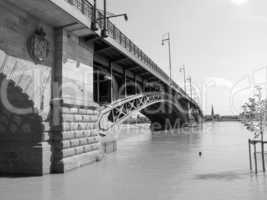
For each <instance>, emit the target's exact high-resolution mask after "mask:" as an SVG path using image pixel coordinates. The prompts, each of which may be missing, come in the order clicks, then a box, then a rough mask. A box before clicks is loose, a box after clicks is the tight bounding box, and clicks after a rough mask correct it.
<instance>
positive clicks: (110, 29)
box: [65, 0, 186, 95]
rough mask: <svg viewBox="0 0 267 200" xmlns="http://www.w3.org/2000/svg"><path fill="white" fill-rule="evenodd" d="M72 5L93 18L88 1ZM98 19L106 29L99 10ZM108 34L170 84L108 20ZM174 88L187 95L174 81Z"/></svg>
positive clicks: (154, 65) (72, 0)
mask: <svg viewBox="0 0 267 200" xmlns="http://www.w3.org/2000/svg"><path fill="white" fill-rule="evenodd" d="M65 1H66V2H68V3H70V4H71V5H73V6H75V7H76V8H78V9H79V10H80V11H81V12H82V13H83V14H84V15H86V16H87V17H89V18H92V15H93V5H92V4H91V3H90V2H89V1H88V0H65ZM96 15H97V16H96V19H99V20H97V24H98V26H99V27H100V28H101V29H103V28H104V20H103V17H104V16H103V13H102V12H101V11H99V10H97V13H96ZM106 28H107V34H108V36H109V37H111V38H112V39H113V40H115V41H116V42H117V43H119V44H120V45H121V46H122V47H124V49H126V50H127V51H128V52H129V53H131V54H132V55H134V56H135V57H136V58H137V59H139V60H140V61H141V62H143V63H144V64H145V65H147V66H149V68H150V69H151V70H152V71H154V72H156V73H157V74H158V75H159V77H161V79H162V80H164V81H166V82H168V81H169V76H168V75H167V74H166V73H165V72H164V71H163V70H162V69H161V68H160V67H159V66H158V65H157V64H156V63H155V62H154V61H153V60H152V59H151V58H149V57H148V56H147V55H146V54H145V53H144V52H143V51H142V50H141V49H140V48H139V47H137V45H135V44H134V43H133V42H132V41H131V40H130V39H129V38H128V37H127V36H126V35H125V34H123V33H122V32H121V31H120V30H119V29H118V28H117V27H116V26H115V25H114V24H113V23H112V22H111V21H110V20H107V27H106ZM172 86H173V87H174V88H175V89H177V90H178V91H179V92H180V93H182V94H184V95H186V93H185V92H184V90H183V89H182V88H180V87H179V86H178V85H177V84H176V83H175V82H174V81H172Z"/></svg>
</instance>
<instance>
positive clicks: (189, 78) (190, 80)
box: [187, 76, 193, 98]
mask: <svg viewBox="0 0 267 200" xmlns="http://www.w3.org/2000/svg"><path fill="white" fill-rule="evenodd" d="M187 80H188V81H189V83H190V96H191V98H193V96H192V78H191V76H189V77H188V78H187Z"/></svg>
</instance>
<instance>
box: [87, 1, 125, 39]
mask: <svg viewBox="0 0 267 200" xmlns="http://www.w3.org/2000/svg"><path fill="white" fill-rule="evenodd" d="M96 12H97V3H96V0H94V7H93V17H92V25H91V29H92V30H93V31H97V27H96V24H97V21H99V20H104V25H103V26H104V27H103V30H102V31H101V35H102V37H108V35H107V20H109V19H111V18H116V17H124V20H125V21H128V15H127V14H126V13H122V14H117V15H115V14H112V15H110V16H107V0H104V10H103V17H100V18H98V19H97V18H96Z"/></svg>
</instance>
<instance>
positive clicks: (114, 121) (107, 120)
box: [98, 92, 201, 135]
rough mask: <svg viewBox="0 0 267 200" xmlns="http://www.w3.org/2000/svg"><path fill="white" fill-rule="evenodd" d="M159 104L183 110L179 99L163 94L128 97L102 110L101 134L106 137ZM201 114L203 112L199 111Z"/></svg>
mask: <svg viewBox="0 0 267 200" xmlns="http://www.w3.org/2000/svg"><path fill="white" fill-rule="evenodd" d="M157 103H168V104H172V105H173V106H175V107H176V108H177V109H178V110H181V109H183V108H182V107H181V104H180V103H179V101H178V99H174V98H173V97H171V96H170V95H168V94H166V93H162V92H151V93H142V94H138V95H133V96H128V97H126V98H123V99H119V100H117V101H115V102H113V103H111V104H109V105H107V106H105V107H104V108H102V110H101V111H100V114H99V118H98V126H99V130H100V131H101V134H103V135H105V133H106V132H107V131H109V130H110V129H112V128H113V127H114V126H115V125H118V124H121V123H122V122H123V121H125V120H126V119H127V118H128V117H130V116H131V115H132V114H133V113H136V112H138V111H141V110H143V109H145V108H147V107H149V106H151V105H153V104H157ZM199 112H201V111H200V110H199Z"/></svg>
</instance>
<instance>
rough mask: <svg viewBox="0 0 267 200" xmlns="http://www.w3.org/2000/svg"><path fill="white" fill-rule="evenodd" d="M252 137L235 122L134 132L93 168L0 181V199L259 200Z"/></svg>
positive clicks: (266, 190)
mask: <svg viewBox="0 0 267 200" xmlns="http://www.w3.org/2000/svg"><path fill="white" fill-rule="evenodd" d="M123 132H125V131H122V133H123ZM250 136H251V134H250V133H249V132H248V131H247V130H246V129H245V128H244V127H243V125H242V124H241V123H239V122H218V123H205V124H204V125H203V127H202V128H199V129H195V130H184V131H180V130H179V131H178V130H176V131H173V132H162V133H156V134H154V135H152V134H151V133H150V131H149V129H148V128H133V129H131V130H130V131H128V132H127V136H122V137H121V139H120V140H119V143H118V152H117V153H114V154H110V155H107V156H105V158H104V160H102V161H101V162H98V163H96V164H92V165H88V166H85V167H82V168H80V169H77V170H74V171H71V172H69V173H66V174H64V175H63V174H59V175H48V176H44V177H34V178H31V177H29V178H4V177H2V178H0V199H1V200H36V199H38V200H39V199H40V200H49V199H55V200H80V199H81V200H84V199H92V200H137V199H139V200H179V199H184V200H196V199H197V200H202V199H203V200H209V199H210V200H225V199H227V200H236V199H242V200H250V199H257V200H261V199H262V200H263V199H266V196H267V177H266V176H265V175H264V174H263V173H259V174H258V175H255V174H253V173H250V171H249V163H248V147H247V139H248V137H250ZM199 152H202V156H199Z"/></svg>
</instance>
